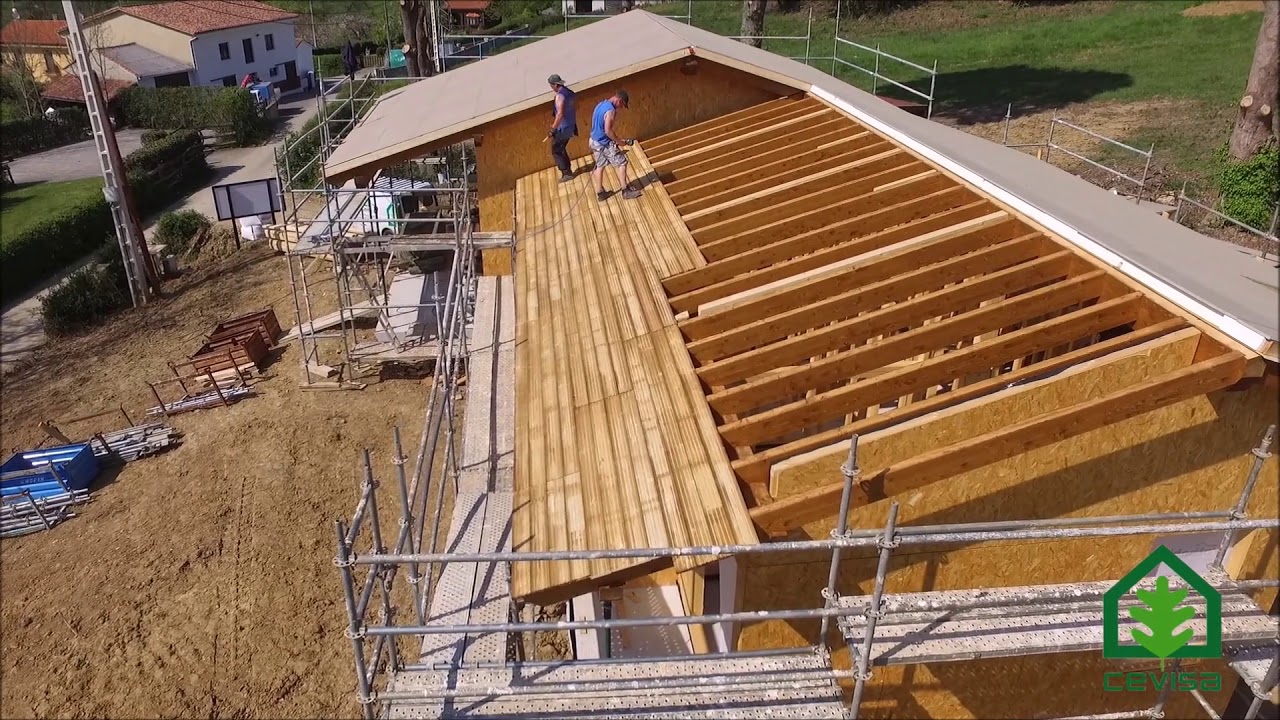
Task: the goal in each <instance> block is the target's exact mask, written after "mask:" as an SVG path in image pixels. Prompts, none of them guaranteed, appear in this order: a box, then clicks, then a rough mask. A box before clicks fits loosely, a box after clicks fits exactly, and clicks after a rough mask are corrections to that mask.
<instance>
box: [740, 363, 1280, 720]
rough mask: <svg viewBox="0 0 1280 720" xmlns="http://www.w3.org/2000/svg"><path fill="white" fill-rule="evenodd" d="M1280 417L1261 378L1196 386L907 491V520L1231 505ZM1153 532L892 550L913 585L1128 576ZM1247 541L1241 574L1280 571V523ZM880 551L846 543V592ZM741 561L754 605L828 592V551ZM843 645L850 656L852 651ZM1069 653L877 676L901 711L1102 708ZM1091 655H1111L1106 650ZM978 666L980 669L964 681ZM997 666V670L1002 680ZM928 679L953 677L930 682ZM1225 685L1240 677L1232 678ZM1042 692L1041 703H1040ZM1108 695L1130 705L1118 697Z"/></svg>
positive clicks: (1263, 512)
mask: <svg viewBox="0 0 1280 720" xmlns="http://www.w3.org/2000/svg"><path fill="white" fill-rule="evenodd" d="M1275 422H1277V407H1276V397H1275V392H1274V391H1271V390H1268V389H1266V388H1264V387H1262V386H1260V385H1259V386H1255V387H1253V388H1251V389H1249V390H1246V391H1235V392H1232V391H1219V392H1215V393H1211V394H1209V395H1206V396H1200V397H1196V398H1191V399H1188V400H1184V401H1182V402H1180V403H1176V404H1174V405H1171V406H1169V407H1166V408H1162V409H1160V410H1157V411H1155V412H1152V413H1148V414H1146V415H1143V416H1140V417H1136V418H1132V419H1130V420H1126V421H1123V422H1120V423H1116V424H1114V425H1112V426H1110V427H1106V428H1102V429H1100V430H1097V431H1094V432H1090V433H1085V434H1083V435H1080V436H1077V437H1075V438H1070V439H1068V440H1064V441H1062V442H1059V443H1056V444H1054V445H1051V446H1048V447H1045V448H1041V449H1039V450H1035V451H1032V452H1029V453H1025V454H1023V455H1021V456H1018V457H1015V458H1010V459H1008V460H1004V461H1001V462H999V463H996V464H994V465H990V466H988V467H986V468H981V469H979V470H975V471H973V472H970V473H966V474H964V475H960V476H957V477H956V478H953V479H952V480H949V481H947V482H944V483H937V484H934V485H931V486H929V487H928V488H925V489H923V490H921V491H919V492H916V493H912V494H911V495H910V496H906V497H901V498H897V499H898V500H899V501H900V503H901V509H900V521H901V522H903V523H910V524H938V523H962V522H981V521H990V520H1009V519H1028V518H1045V517H1080V516H1101V515H1119V514H1130V513H1149V512H1172V511H1191V510H1223V509H1227V508H1229V507H1231V506H1232V505H1233V504H1234V503H1235V501H1236V498H1237V497H1238V495H1239V493H1240V490H1241V488H1242V487H1243V485H1244V481H1245V477H1246V475H1247V473H1248V471H1249V468H1250V466H1251V465H1252V461H1253V456H1252V455H1251V454H1250V452H1249V451H1250V450H1251V449H1252V448H1253V447H1254V446H1255V445H1256V444H1257V442H1258V439H1259V438H1260V437H1261V434H1262V432H1263V431H1264V430H1265V428H1266V426H1267V425H1268V424H1270V423H1275ZM1278 467H1280V462H1278V461H1277V459H1276V458H1275V457H1272V458H1271V459H1269V460H1268V461H1267V462H1266V463H1265V465H1264V466H1263V470H1262V474H1261V477H1260V478H1259V481H1258V484H1257V486H1256V488H1255V491H1254V494H1253V497H1252V499H1251V501H1250V503H1249V514H1250V516H1252V517H1275V514H1276V507H1277V502H1280V498H1277V487H1278V486H1280V471H1278ZM887 507H888V503H887V502H880V503H876V504H874V505H871V506H867V507H864V508H857V509H855V510H854V511H853V512H852V513H851V519H850V526H851V527H860V528H872V527H880V526H882V525H883V523H884V520H885V513H886V510H887ZM831 527H832V523H831V521H827V522H825V523H814V524H812V525H810V526H808V527H807V528H806V530H807V532H808V533H809V534H810V535H811V536H813V537H819V536H821V537H826V536H827V532H828V531H829V530H830V529H831ZM1154 541H1155V538H1154V537H1151V536H1139V537H1128V538H1109V539H1108V538H1086V539H1082V540H1077V541H1035V542H1010V543H988V544H985V545H974V546H967V547H955V546H952V547H951V548H949V549H945V550H944V549H935V548H918V549H903V550H901V551H899V552H896V553H895V555H894V560H893V562H892V563H891V565H890V573H889V577H888V584H887V589H888V591H889V592H912V591H924V590H943V589H953V588H971V587H987V586H1014V585H1033V584H1045V583H1061V582H1076V581H1079V582H1083V581H1091V580H1110V579H1116V578H1119V577H1121V576H1122V575H1123V574H1124V573H1125V572H1127V571H1128V570H1129V569H1130V568H1132V567H1133V566H1134V565H1135V564H1137V563H1138V562H1139V561H1140V560H1141V559H1142V558H1143V557H1145V556H1146V554H1147V553H1148V552H1150V550H1151V549H1152V547H1153V543H1154ZM1244 553H1245V555H1244V558H1245V559H1244V562H1243V568H1242V572H1241V576H1242V577H1246V578H1261V577H1269V578H1275V577H1278V576H1280V566H1278V561H1277V558H1276V556H1277V549H1276V537H1275V535H1274V534H1269V536H1263V537H1260V538H1258V539H1256V540H1255V541H1253V542H1250V543H1249V544H1248V545H1247V546H1246V547H1245V548H1244ZM872 556H873V551H869V550H859V551H856V552H851V553H847V554H846V556H845V560H844V561H842V563H841V571H840V579H839V587H838V590H839V591H840V592H841V593H843V594H859V593H867V592H869V591H870V590H871V587H872V583H873V582H874V577H875V560H874V558H873V557H872ZM743 561H744V562H743V565H742V571H741V572H742V580H741V582H742V586H743V588H744V591H743V598H742V603H743V604H742V608H741V609H742V610H744V611H750V610H764V609H783V608H813V607H817V606H818V605H820V604H821V602H822V599H821V594H820V593H821V590H822V588H823V587H824V586H825V585H826V580H827V572H828V570H829V568H830V555H829V554H826V553H815V554H809V555H808V556H801V555H799V554H795V553H792V554H779V555H772V554H771V555H760V556H751V557H745V558H743ZM1274 595H1275V593H1274V591H1270V592H1268V593H1265V594H1259V595H1258V599H1259V600H1260V603H1261V604H1262V607H1264V608H1267V607H1269V606H1270V603H1271V602H1272V601H1273V599H1274ZM818 627H819V623H818V621H812V622H806V621H796V622H777V621H770V622H766V623H758V624H754V625H748V626H744V627H743V628H742V630H741V633H740V635H739V643H738V647H739V649H742V650H754V649H762V648H779V647H797V646H804V645H811V644H813V643H814V642H815V641H816V640H817V634H818ZM839 645H840V643H838V642H837V643H835V645H834V646H839ZM838 658H841V660H840V662H844V663H846V664H847V655H846V654H845V653H844V652H843V651H842V652H841V653H839V654H838ZM1068 659H1069V658H1068V656H1059V657H1056V658H1052V659H1047V660H1042V659H1036V658H1026V659H1016V660H1014V659H1009V660H999V661H995V660H993V661H984V662H983V663H954V664H952V667H944V666H943V664H938V665H936V666H930V667H928V668H923V667H917V668H916V669H915V670H902V669H877V671H876V678H875V680H874V681H873V682H874V684H875V686H876V689H875V690H874V692H873V693H872V694H870V697H871V698H877V697H884V698H888V700H886V702H888V703H890V705H891V707H892V708H896V710H894V712H896V714H897V716H898V717H904V716H905V717H911V716H914V715H915V714H921V715H925V716H933V717H1034V716H1036V715H1040V716H1049V717H1051V716H1053V715H1054V714H1055V713H1056V711H1058V710H1068V711H1069V712H1070V713H1089V712H1098V711H1100V710H1102V709H1104V707H1102V706H1094V705H1090V704H1089V703H1091V702H1095V701H1096V702H1097V703H1099V704H1100V703H1101V702H1102V700H1099V699H1098V697H1100V696H1102V693H1101V691H1099V690H1098V682H1099V680H1098V678H1099V677H1100V675H1099V673H1100V672H1101V670H1100V669H1097V666H1091V669H1089V670H1087V672H1086V671H1083V670H1082V671H1081V672H1079V673H1072V674H1071V675H1070V678H1071V681H1070V682H1067V676H1065V675H1064V674H1063V673H1062V672H1060V671H1059V670H1058V668H1061V667H1063V662H1064V661H1066V660H1068ZM1085 660H1088V658H1085ZM1072 662H1078V661H1076V660H1072ZM1090 662H1101V661H1100V660H1097V659H1096V658H1095V659H1094V660H1092V661H1090ZM1048 663H1052V664H1051V665H1050V664H1048ZM974 667H982V668H996V669H999V670H1000V673H1001V674H997V675H994V676H993V675H983V673H987V672H989V671H990V670H989V669H984V670H983V671H982V673H977V672H975V671H973V670H972V669H966V668H974ZM910 673H914V674H910ZM964 673H972V675H965V674H964ZM1004 673H1007V674H1004ZM967 677H972V678H973V682H964V681H962V680H963V678H967ZM983 677H985V678H987V679H986V680H983V679H982V678H983ZM993 677H994V678H999V682H996V683H992V682H991V680H990V679H991V678H993ZM1016 678H1022V679H1016ZM1006 679H1007V680H1008V681H1007V682H1006ZM926 680H927V681H928V683H929V684H931V685H945V687H946V689H945V690H944V689H942V688H941V687H922V686H920V685H919V683H923V682H925V681H926ZM1227 686H1228V688H1230V687H1232V684H1231V682H1227ZM1117 695H1119V694H1118V693H1106V700H1107V701H1108V702H1111V703H1117V702H1120V701H1119V700H1117V699H1116V697H1115V696H1117ZM1067 698H1079V699H1080V700H1079V702H1080V704H1079V705H1072V706H1066V705H1061V706H1059V705H1050V704H1049V703H1058V702H1065V701H1066V699H1067ZM1037 700H1039V701H1040V702H1041V703H1042V705H1036V704H1035V702H1036V701H1037ZM912 703H914V705H913V704H912ZM1028 703H1030V704H1028ZM1144 703H1145V704H1146V705H1150V704H1151V703H1150V702H1147V700H1146V699H1144V700H1143V701H1142V702H1139V703H1138V704H1137V705H1135V706H1134V707H1135V708H1136V707H1142V706H1143V705H1144ZM1218 704H1219V708H1220V709H1221V703H1218ZM917 708H923V709H922V710H921V709H917ZM1105 709H1106V710H1120V709H1124V707H1122V706H1121V705H1106V706H1105ZM887 712H889V709H886V713H887ZM1173 716H1175V717H1176V716H1178V715H1173ZM1193 716H1194V715H1193Z"/></svg>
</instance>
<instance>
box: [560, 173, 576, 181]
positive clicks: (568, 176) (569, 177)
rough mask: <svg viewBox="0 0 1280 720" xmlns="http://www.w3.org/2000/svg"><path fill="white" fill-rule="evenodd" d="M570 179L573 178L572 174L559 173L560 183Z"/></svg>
mask: <svg viewBox="0 0 1280 720" xmlns="http://www.w3.org/2000/svg"><path fill="white" fill-rule="evenodd" d="M572 179H573V176H572V175H568V174H565V175H561V176H560V182H562V183H567V182H569V181H570V180H572Z"/></svg>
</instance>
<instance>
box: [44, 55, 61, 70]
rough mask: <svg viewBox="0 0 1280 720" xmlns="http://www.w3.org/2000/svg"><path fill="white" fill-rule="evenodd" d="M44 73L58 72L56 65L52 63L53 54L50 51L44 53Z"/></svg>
mask: <svg viewBox="0 0 1280 720" xmlns="http://www.w3.org/2000/svg"><path fill="white" fill-rule="evenodd" d="M44 71H45V72H47V73H56V72H58V64H57V63H55V62H54V61H53V52H52V51H50V50H45V51H44Z"/></svg>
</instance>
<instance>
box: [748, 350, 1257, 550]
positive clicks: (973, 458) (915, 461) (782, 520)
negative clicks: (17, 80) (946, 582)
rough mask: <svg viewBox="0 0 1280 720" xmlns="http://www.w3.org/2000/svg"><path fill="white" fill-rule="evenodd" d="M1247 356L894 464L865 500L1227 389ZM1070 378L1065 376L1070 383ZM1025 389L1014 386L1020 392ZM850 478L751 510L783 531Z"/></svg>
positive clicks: (829, 507) (871, 483) (828, 501)
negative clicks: (1187, 399) (1181, 401)
mask: <svg viewBox="0 0 1280 720" xmlns="http://www.w3.org/2000/svg"><path fill="white" fill-rule="evenodd" d="M1244 365H1245V362H1244V356H1243V355H1241V354H1240V353H1238V352H1230V353H1226V354H1223V355H1219V356H1217V357H1214V358H1210V359H1207V360H1204V361H1201V362H1198V363H1195V364H1193V365H1191V366H1189V367H1185V368H1182V369H1181V370H1177V371H1174V372H1170V373H1164V374H1162V375H1159V376H1157V377H1153V378H1150V379H1148V380H1145V381H1143V382H1139V383H1136V384H1134V385H1131V386H1129V387H1128V388H1125V389H1124V390H1122V391H1120V392H1115V393H1112V394H1110V395H1106V396H1104V397H1100V398H1097V399H1095V400H1090V401H1088V402H1082V403H1077V404H1075V405H1071V406H1068V407H1065V408H1061V409H1058V410H1055V411H1053V412H1049V413H1045V414H1043V415H1039V416H1037V417H1033V418H1031V419H1028V420H1024V421H1022V422H1019V423H1016V424H1014V425H1010V426H1008V427H1006V428H1002V429H1000V430H997V431H995V432H990V433H986V434H984V435H980V436H978V437H975V438H972V439H969V440H965V441H963V442H959V443H955V444H953V445H948V446H946V447H942V448H938V449H937V450H934V451H932V452H928V453H923V454H921V455H918V456H916V457H914V458H911V459H910V460H906V461H904V462H900V463H897V464H895V465H892V466H890V467H888V468H885V469H884V470H881V471H880V472H878V473H876V474H875V475H872V476H871V477H868V478H866V479H865V480H863V481H862V483H860V485H861V492H860V495H862V499H863V502H864V503H865V502H866V501H867V500H874V499H878V498H879V497H892V496H898V495H902V494H903V493H906V492H910V491H912V490H916V489H919V488H921V487H924V486H926V485H929V484H930V483H934V482H939V481H941V480H945V479H947V478H949V477H953V476H955V475H959V474H961V473H964V472H967V471H969V470H973V469H976V468H980V467H984V466H986V465H989V464H991V463H993V462H996V461H999V460H1001V459H1003V458H1007V457H1011V456H1013V455H1017V454H1019V453H1024V452H1027V451H1030V450H1035V449H1037V448H1041V447H1045V446H1046V445H1051V444H1053V443H1056V442H1059V441H1061V440H1065V439H1067V438H1070V437H1074V436H1076V435H1080V434H1082V433H1085V432H1089V431H1091V430H1097V429H1099V428H1103V427H1106V426H1108V425H1111V424H1113V423H1117V422H1120V421H1121V420H1126V419H1128V418H1131V417H1135V416H1137V415H1141V414H1143V413H1147V412H1150V411H1152V410H1155V409H1158V408H1161V407H1164V406H1166V405H1169V404H1172V403H1175V402H1178V401H1179V400H1184V399H1186V398H1189V397H1195V396H1197V395H1203V394H1205V393H1209V392H1212V391H1214V390H1218V389H1220V388H1224V387H1227V386H1229V385H1231V384H1233V383H1235V382H1236V381H1237V380H1239V379H1240V377H1241V376H1242V375H1243V373H1244ZM1071 381H1072V378H1071V377H1065V378H1061V379H1059V380H1058V382H1071ZM1020 389H1021V388H1010V389H1009V390H1008V391H1007V392H1011V393H1013V392H1017V391H1019V390H1020ZM842 488H843V483H832V484H830V485H823V486H821V487H818V488H815V489H813V490H811V491H809V492H805V493H801V494H799V495H794V496H791V497H787V498H782V499H780V500H776V501H774V502H772V503H769V504H768V505H763V506H761V507H758V508H755V509H754V510H752V511H751V517H752V520H754V521H755V522H756V524H757V525H758V526H759V527H760V528H761V529H763V530H764V531H766V532H770V533H778V532H784V531H786V530H788V529H791V528H796V527H799V526H801V525H803V524H805V523H806V522H810V521H813V520H819V519H822V518H824V517H830V516H831V515H832V514H833V513H835V512H836V509H837V504H838V503H839V500H840V494H841V491H842Z"/></svg>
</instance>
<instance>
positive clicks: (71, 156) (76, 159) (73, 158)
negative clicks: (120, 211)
mask: <svg viewBox="0 0 1280 720" xmlns="http://www.w3.org/2000/svg"><path fill="white" fill-rule="evenodd" d="M142 132H143V131H142V130H135V129H132V128H130V129H128V130H121V131H120V132H118V133H116V142H117V143H119V144H120V155H121V156H125V155H128V154H129V153H131V152H133V151H134V150H137V149H138V148H140V147H142ZM97 154H98V152H97V150H96V149H95V148H94V146H93V140H85V141H84V142H78V143H76V144H74V145H63V146H62V147H60V148H54V149H52V150H45V151H44V152H42V153H36V154H34V155H27V156H26V157H20V158H18V159H17V160H10V161H9V169H10V170H12V171H13V181H14V182H16V183H32V182H62V181H64V180H80V179H81V178H91V177H101V175H102V169H101V168H100V167H99V166H98V158H97Z"/></svg>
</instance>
